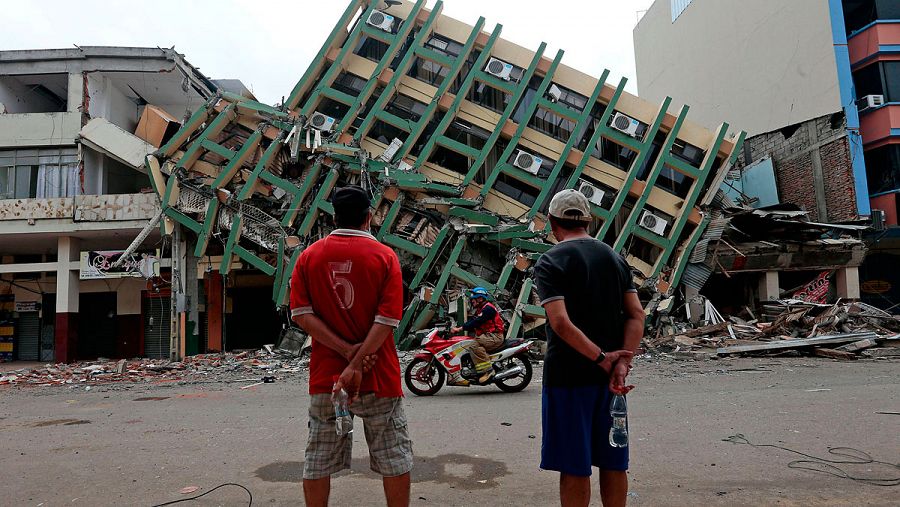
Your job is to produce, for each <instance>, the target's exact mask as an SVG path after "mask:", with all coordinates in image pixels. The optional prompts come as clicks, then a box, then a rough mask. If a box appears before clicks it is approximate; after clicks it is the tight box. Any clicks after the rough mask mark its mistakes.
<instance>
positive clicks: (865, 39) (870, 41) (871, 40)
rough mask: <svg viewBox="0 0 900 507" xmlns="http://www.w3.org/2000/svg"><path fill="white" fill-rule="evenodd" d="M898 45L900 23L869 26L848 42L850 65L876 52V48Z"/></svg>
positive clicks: (899, 41) (899, 42) (899, 40)
mask: <svg viewBox="0 0 900 507" xmlns="http://www.w3.org/2000/svg"><path fill="white" fill-rule="evenodd" d="M898 44H900V23H885V24H877V25H872V26H870V27H869V28H868V29H867V30H866V31H865V32H862V33H859V34H857V35H855V36H854V37H853V38H852V39H850V40H849V41H848V45H849V49H850V65H851V66H852V65H855V64H856V63H858V62H859V61H860V60H862V59H863V58H866V57H867V56H870V55H873V54H875V53H877V52H878V46H882V45H898Z"/></svg>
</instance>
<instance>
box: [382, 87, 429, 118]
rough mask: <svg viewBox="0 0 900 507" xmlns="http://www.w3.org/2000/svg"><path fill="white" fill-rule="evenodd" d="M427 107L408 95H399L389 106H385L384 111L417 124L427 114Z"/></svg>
mask: <svg viewBox="0 0 900 507" xmlns="http://www.w3.org/2000/svg"><path fill="white" fill-rule="evenodd" d="M427 107H428V106H427V105H425V104H424V103H422V102H419V101H418V100H414V99H412V98H410V97H407V96H406V95H403V94H401V93H398V94H397V95H396V96H394V98H393V99H392V100H391V101H390V102H388V105H387V106H385V108H384V110H385V111H387V112H388V113H391V114H392V115H394V116H396V117H398V118H403V119H404V120H409V121H411V122H417V121H419V118H421V117H422V115H423V114H424V113H425V109H426V108H427Z"/></svg>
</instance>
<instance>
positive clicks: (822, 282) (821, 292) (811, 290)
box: [794, 271, 831, 303]
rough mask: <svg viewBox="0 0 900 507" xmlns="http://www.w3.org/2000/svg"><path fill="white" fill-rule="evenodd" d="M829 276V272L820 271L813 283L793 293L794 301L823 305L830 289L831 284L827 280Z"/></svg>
mask: <svg viewBox="0 0 900 507" xmlns="http://www.w3.org/2000/svg"><path fill="white" fill-rule="evenodd" d="M829 276H831V271H822V272H821V273H820V274H819V276H817V277H815V278H814V279H813V281H811V282H809V283H808V284H806V285H805V286H804V287H803V288H802V289H800V290H799V291H797V292H795V293H794V299H800V300H803V301H808V302H810V303H825V302H826V298H827V297H828V289H829V288H830V287H831V282H830V281H829V280H828V277H829Z"/></svg>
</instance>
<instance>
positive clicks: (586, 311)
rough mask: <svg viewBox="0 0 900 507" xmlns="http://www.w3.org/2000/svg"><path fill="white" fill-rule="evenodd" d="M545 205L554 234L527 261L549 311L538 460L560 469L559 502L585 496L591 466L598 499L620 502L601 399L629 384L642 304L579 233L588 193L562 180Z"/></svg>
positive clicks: (620, 461) (612, 259)
mask: <svg viewBox="0 0 900 507" xmlns="http://www.w3.org/2000/svg"><path fill="white" fill-rule="evenodd" d="M549 215H550V226H551V228H552V231H553V235H554V236H555V237H556V239H557V240H559V243H558V244H557V245H556V246H554V247H553V248H551V249H550V250H549V251H548V252H547V253H545V254H544V255H542V256H541V258H540V260H539V261H538V263H537V265H536V266H535V270H534V271H535V281H536V283H537V290H538V295H539V296H540V298H541V305H543V307H544V310H545V311H546V312H547V320H548V326H547V354H546V357H545V358H544V387H543V404H542V426H543V441H542V445H541V468H543V469H545V470H554V471H558V472H560V482H559V494H560V501H561V503H562V504H563V505H584V506H587V505H588V503H589V502H590V498H591V483H590V476H591V471H592V467H598V468H599V469H600V496H601V499H602V501H603V505H604V506H605V507H610V506H623V505H625V498H626V495H627V492H628V478H627V475H626V470H628V448H627V447H622V448H617V447H612V446H610V445H609V429H610V426H611V424H612V417H611V416H610V414H609V402H610V400H611V399H612V393H618V394H625V393H627V392H628V391H629V390H630V389H631V388H630V387H629V386H626V385H625V377H626V376H627V375H628V372H629V370H630V369H631V358H632V357H633V355H634V351H635V350H637V347H638V345H639V344H640V340H641V337H642V336H643V333H644V311H643V308H642V307H641V302H640V300H639V299H638V297H637V293H636V291H635V289H634V285H633V283H632V276H631V270H630V268H629V267H628V264H627V263H626V262H625V259H623V258H622V257H621V256H620V255H618V254H617V253H615V251H613V250H612V249H611V248H610V247H609V246H608V245H606V244H605V243H603V242H601V241H598V240H596V239H594V238H593V237H591V236H590V235H589V234H588V232H587V226H588V225H589V224H590V220H591V212H590V204H589V203H588V200H587V199H586V198H585V197H584V196H583V195H582V194H581V193H580V192H577V191H575V190H563V191H562V192H559V193H558V194H556V195H555V196H554V197H553V200H552V201H551V202H550V209H549Z"/></svg>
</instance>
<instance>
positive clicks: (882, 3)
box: [842, 0, 900, 35]
mask: <svg viewBox="0 0 900 507" xmlns="http://www.w3.org/2000/svg"><path fill="white" fill-rule="evenodd" d="M842 3H843V4H844V24H845V25H846V28H847V35H849V34H851V33H853V32H856V31H858V30H860V29H862V28H865V26H866V25H868V24H869V23H872V22H873V21H876V20H879V19H900V4H898V3H897V0H843V2H842Z"/></svg>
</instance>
